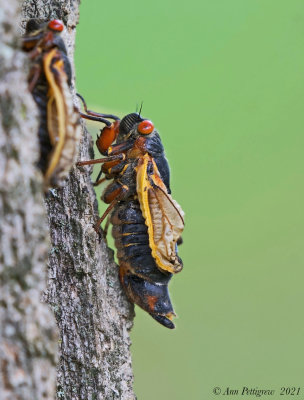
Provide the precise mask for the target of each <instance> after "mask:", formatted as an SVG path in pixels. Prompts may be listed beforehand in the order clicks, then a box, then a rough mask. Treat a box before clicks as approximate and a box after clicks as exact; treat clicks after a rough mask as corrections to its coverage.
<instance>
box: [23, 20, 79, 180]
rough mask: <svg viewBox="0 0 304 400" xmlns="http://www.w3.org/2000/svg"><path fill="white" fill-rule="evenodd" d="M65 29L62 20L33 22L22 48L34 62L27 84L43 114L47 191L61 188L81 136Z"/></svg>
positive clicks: (42, 148) (42, 149)
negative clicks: (74, 100) (72, 88)
mask: <svg viewBox="0 0 304 400" xmlns="http://www.w3.org/2000/svg"><path fill="white" fill-rule="evenodd" d="M63 29H64V25H63V23H62V22H61V21H59V20H52V21H49V22H46V23H38V22H37V20H34V19H32V20H29V21H28V23H27V26H26V33H25V35H24V36H23V39H22V48H23V50H24V51H25V52H27V53H28V54H29V57H30V59H31V61H32V64H31V69H30V74H29V78H28V82H29V90H30V91H31V92H32V95H33V97H34V100H35V102H36V104H37V106H38V109H39V114H40V125H39V132H38V136H39V144H40V159H39V161H38V167H39V168H40V169H41V171H42V173H43V175H44V181H45V188H48V187H52V186H61V185H62V182H63V181H64V179H65V178H66V177H67V175H68V174H69V172H70V169H71V167H72V166H73V164H74V163H75V161H76V156H77V153H78V146H79V141H80V135H81V130H80V119H79V113H78V110H77V109H76V107H74V104H73V99H72V94H71V91H70V86H71V64H70V62H69V59H68V57H67V50H66V47H65V44H64V42H63V40H62V38H61V37H60V33H61V32H62V31H63Z"/></svg>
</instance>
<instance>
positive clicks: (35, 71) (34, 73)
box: [28, 64, 41, 92]
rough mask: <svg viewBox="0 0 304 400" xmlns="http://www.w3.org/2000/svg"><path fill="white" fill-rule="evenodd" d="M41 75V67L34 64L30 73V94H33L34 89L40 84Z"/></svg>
mask: <svg viewBox="0 0 304 400" xmlns="http://www.w3.org/2000/svg"><path fill="white" fill-rule="evenodd" d="M40 74H41V67H40V65H38V64H34V65H33V67H32V68H31V71H30V79H29V86H28V89H29V91H30V92H32V91H33V90H34V87H35V86H36V84H37V82H38V79H39V77H40Z"/></svg>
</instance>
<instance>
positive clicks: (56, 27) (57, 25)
mask: <svg viewBox="0 0 304 400" xmlns="http://www.w3.org/2000/svg"><path fill="white" fill-rule="evenodd" d="M48 27H49V28H50V29H52V31H56V32H62V31H63V29H64V25H63V22H62V21H60V20H59V19H53V20H52V21H50V22H49V23H48Z"/></svg>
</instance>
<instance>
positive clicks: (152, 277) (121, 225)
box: [78, 96, 184, 329]
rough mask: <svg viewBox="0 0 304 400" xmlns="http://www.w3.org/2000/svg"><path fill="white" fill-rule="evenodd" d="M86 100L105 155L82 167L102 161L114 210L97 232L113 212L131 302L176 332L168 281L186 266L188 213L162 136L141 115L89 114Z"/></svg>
mask: <svg viewBox="0 0 304 400" xmlns="http://www.w3.org/2000/svg"><path fill="white" fill-rule="evenodd" d="M80 97H81V96H80ZM81 99H82V101H83V103H84V107H85V111H86V113H81V116H82V117H83V118H86V119H90V120H94V121H100V122H103V123H104V124H105V125H106V126H105V127H104V128H103V129H102V130H101V134H100V136H99V137H98V138H97V141H96V145H97V148H98V150H99V151H100V153H101V154H102V155H103V156H106V157H105V158H101V159H96V160H89V161H82V162H79V163H78V165H79V166H83V165H90V164H96V163H102V164H103V165H102V167H101V173H104V174H105V177H104V178H103V179H99V178H100V176H101V173H100V174H99V176H98V178H97V181H96V183H97V184H98V183H100V182H101V181H104V180H105V179H108V180H110V179H111V180H112V182H111V183H110V184H109V185H108V186H107V187H106V189H105V190H104V192H103V194H102V200H103V201H104V202H105V203H107V204H109V206H108V208H107V210H106V211H105V213H104V214H103V216H102V217H101V218H100V219H99V220H98V221H97V223H96V225H95V228H96V229H98V227H99V225H100V223H101V222H102V221H103V220H104V219H105V217H106V216H107V215H108V214H109V213H111V215H110V222H111V223H112V225H113V229H112V234H113V237H114V239H115V246H116V248H117V258H118V261H119V276H120V281H121V284H122V286H123V288H124V290H125V292H126V294H127V296H128V298H129V299H130V300H131V301H132V302H134V303H135V304H137V305H138V306H139V307H141V308H142V309H144V310H145V311H147V312H148V313H149V314H150V315H151V316H152V317H153V318H154V319H155V320H156V321H158V322H159V323H161V324H162V325H164V326H165V327H167V328H170V329H172V328H174V327H175V326H174V323H173V322H172V319H173V317H174V316H175V313H174V310H173V306H172V303H171V300H170V297H169V291H168V283H169V281H170V279H171V278H172V276H173V274H176V273H178V272H180V271H181V269H182V268H183V264H182V260H181V259H180V257H179V256H178V251H177V244H178V243H179V241H180V238H181V234H182V231H183V229H184V213H183V211H182V209H181V207H180V206H179V205H178V203H177V202H176V201H175V200H174V199H173V198H172V196H171V190H170V170H169V165H168V161H167V159H166V157H165V153H164V148H163V145H162V142H161V139H160V136H159V134H158V132H157V130H156V129H155V127H154V124H153V123H152V122H151V121H150V120H148V119H145V118H143V117H142V116H141V115H140V113H131V114H128V115H126V116H125V117H124V118H122V119H121V120H120V119H119V118H118V117H116V116H114V115H109V114H100V113H96V112H93V111H90V110H88V109H87V107H86V104H85V102H84V99H83V98H82V97H81ZM109 119H113V120H114V121H113V122H112V123H111V122H110V121H109Z"/></svg>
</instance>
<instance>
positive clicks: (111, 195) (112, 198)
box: [94, 182, 129, 233]
mask: <svg viewBox="0 0 304 400" xmlns="http://www.w3.org/2000/svg"><path fill="white" fill-rule="evenodd" d="M112 185H113V184H111V185H110V187H109V188H108V189H107V190H106V192H105V193H104V195H103V197H104V201H105V202H106V203H110V205H109V207H108V208H107V209H106V211H105V212H104V213H103V215H102V216H101V217H100V218H99V220H98V221H97V222H96V224H95V225H94V229H95V231H96V232H97V233H98V231H99V227H100V224H101V223H102V221H103V220H104V219H105V218H106V216H107V215H109V213H110V212H111V211H112V209H113V208H114V207H115V206H116V204H117V203H118V202H119V201H120V200H122V199H123V198H124V197H125V195H126V194H127V193H128V191H129V188H128V186H126V185H119V186H118V187H116V188H114V185H116V182H114V185H113V186H112ZM112 188H114V190H112Z"/></svg>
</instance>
